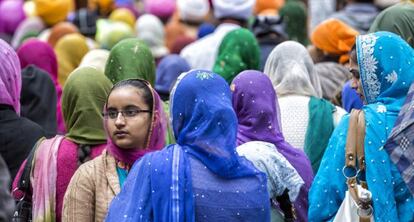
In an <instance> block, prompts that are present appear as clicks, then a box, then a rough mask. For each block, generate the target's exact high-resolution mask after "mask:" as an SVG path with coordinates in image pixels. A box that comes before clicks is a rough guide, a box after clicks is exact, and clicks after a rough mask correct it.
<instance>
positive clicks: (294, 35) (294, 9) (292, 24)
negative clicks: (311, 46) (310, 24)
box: [279, 0, 309, 46]
mask: <svg viewBox="0 0 414 222" xmlns="http://www.w3.org/2000/svg"><path fill="white" fill-rule="evenodd" d="M279 15H280V16H282V17H283V20H284V21H285V25H286V32H287V34H288V38H289V40H293V41H297V42H300V43H301V44H302V45H305V46H306V45H308V43H309V39H308V30H307V9H306V5H305V4H304V3H303V2H302V1H300V0H288V1H287V2H286V3H285V4H284V6H283V7H282V8H281V9H280V11H279Z"/></svg>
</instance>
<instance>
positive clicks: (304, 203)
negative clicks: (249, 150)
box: [231, 70, 313, 221]
mask: <svg viewBox="0 0 414 222" xmlns="http://www.w3.org/2000/svg"><path fill="white" fill-rule="evenodd" d="M231 89H232V91H233V108H234V110H235V112H236V114H237V118H238V123H239V126H238V131H237V144H238V145H241V144H245V143H247V142H250V141H264V142H268V143H271V144H273V145H274V146H275V150H277V152H279V153H280V154H282V155H283V156H284V157H285V158H286V159H287V161H289V163H290V164H291V165H292V166H293V167H294V168H295V169H296V171H297V172H298V173H299V175H300V177H301V179H302V180H303V181H304V182H305V185H304V186H303V187H299V188H300V189H301V190H300V193H299V196H298V197H297V199H296V200H293V201H292V202H293V203H294V206H295V211H296V215H297V219H298V221H307V218H308V192H309V189H310V186H311V183H312V180H313V172H312V167H311V164H310V162H309V159H308V158H307V156H306V155H305V153H304V152H303V151H301V150H298V149H296V148H294V147H293V146H292V145H290V144H289V143H288V142H286V140H285V138H284V136H283V134H282V131H281V121H280V109H279V104H278V100H277V95H276V93H275V91H274V89H273V86H272V82H271V81H270V79H269V77H267V76H266V75H265V74H263V73H261V72H259V71H253V70H248V71H244V72H242V73H240V74H239V75H238V76H237V77H236V78H235V79H234V80H233V82H232V84H231ZM256 155H261V154H260V153H257V154H256ZM247 158H248V157H247ZM276 174H283V172H276ZM272 176H274V175H270V177H272ZM288 188H289V191H292V192H294V191H295V189H296V187H295V186H293V187H288Z"/></svg>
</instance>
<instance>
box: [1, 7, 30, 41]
mask: <svg viewBox="0 0 414 222" xmlns="http://www.w3.org/2000/svg"><path fill="white" fill-rule="evenodd" d="M25 18H26V14H25V13H24V11H23V1H22V0H4V1H1V2H0V33H6V34H9V35H13V33H14V31H15V30H16V29H17V27H18V26H19V24H20V23H21V22H22V21H23V20H24V19H25Z"/></svg>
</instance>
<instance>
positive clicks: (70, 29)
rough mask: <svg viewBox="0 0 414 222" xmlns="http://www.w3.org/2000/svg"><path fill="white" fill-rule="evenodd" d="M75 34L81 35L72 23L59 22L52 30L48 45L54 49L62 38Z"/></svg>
mask: <svg viewBox="0 0 414 222" xmlns="http://www.w3.org/2000/svg"><path fill="white" fill-rule="evenodd" d="M73 33H79V30H78V28H77V27H76V26H75V25H74V24H72V23H70V22H59V23H58V24H56V25H54V26H53V27H52V28H51V29H50V34H49V36H48V38H47V43H49V44H50V45H51V46H52V47H53V48H54V47H55V46H56V44H57V42H58V41H59V40H60V39H61V38H62V37H64V36H65V35H68V34H73Z"/></svg>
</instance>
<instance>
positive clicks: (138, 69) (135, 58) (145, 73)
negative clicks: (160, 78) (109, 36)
mask: <svg viewBox="0 0 414 222" xmlns="http://www.w3.org/2000/svg"><path fill="white" fill-rule="evenodd" d="M105 75H106V76H107V77H108V79H109V80H111V82H112V83H113V84H115V83H117V82H119V81H121V80H125V79H143V80H147V81H148V82H149V83H150V84H151V85H152V86H154V82H155V61H154V57H153V56H152V54H151V50H150V49H149V48H148V46H147V45H145V43H144V42H142V41H140V40H138V39H132V38H131V39H125V40H122V41H120V42H119V43H118V44H116V45H115V46H114V47H113V48H112V49H111V52H110V54H109V58H108V61H107V63H106V67H105Z"/></svg>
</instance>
